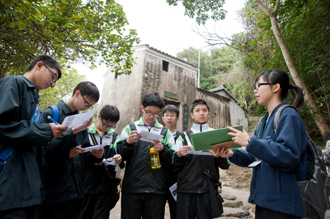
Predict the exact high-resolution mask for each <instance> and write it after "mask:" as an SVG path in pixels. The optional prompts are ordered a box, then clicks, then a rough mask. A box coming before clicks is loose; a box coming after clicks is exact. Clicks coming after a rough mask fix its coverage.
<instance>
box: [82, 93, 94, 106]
mask: <svg viewBox="0 0 330 219" xmlns="http://www.w3.org/2000/svg"><path fill="white" fill-rule="evenodd" d="M81 96H82V98H83V99H84V101H85V106H86V107H88V108H93V105H90V104H89V103H88V102H87V101H86V99H85V98H84V96H83V95H81Z"/></svg>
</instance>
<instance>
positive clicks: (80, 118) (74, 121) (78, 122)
mask: <svg viewBox="0 0 330 219" xmlns="http://www.w3.org/2000/svg"><path fill="white" fill-rule="evenodd" d="M96 110H97V109H94V110H91V111H89V112H87V113H80V114H76V115H72V116H67V117H65V119H64V120H63V122H62V126H66V127H68V128H73V127H78V126H84V125H86V123H87V122H88V121H89V120H90V118H91V117H93V115H94V113H95V112H96Z"/></svg>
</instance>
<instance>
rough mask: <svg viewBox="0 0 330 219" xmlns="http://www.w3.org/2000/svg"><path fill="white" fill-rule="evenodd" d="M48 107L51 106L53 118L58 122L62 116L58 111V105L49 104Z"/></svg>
mask: <svg viewBox="0 0 330 219" xmlns="http://www.w3.org/2000/svg"><path fill="white" fill-rule="evenodd" d="M47 108H51V109H52V110H53V119H54V121H55V122H58V119H59V116H60V112H59V111H58V107H57V106H49V107H47Z"/></svg>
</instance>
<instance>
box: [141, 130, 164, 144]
mask: <svg viewBox="0 0 330 219" xmlns="http://www.w3.org/2000/svg"><path fill="white" fill-rule="evenodd" d="M139 134H140V135H141V136H142V138H141V139H140V140H142V141H147V142H151V143H154V140H160V139H161V138H163V137H164V136H162V135H158V134H156V133H152V132H147V131H144V130H142V131H140V132H139Z"/></svg>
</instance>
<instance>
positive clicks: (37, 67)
mask: <svg viewBox="0 0 330 219" xmlns="http://www.w3.org/2000/svg"><path fill="white" fill-rule="evenodd" d="M43 65H44V63H43V62H42V61H39V62H37V64H36V65H35V66H34V67H35V68H36V69H37V70H40V68H41V67H42V66H43Z"/></svg>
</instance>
